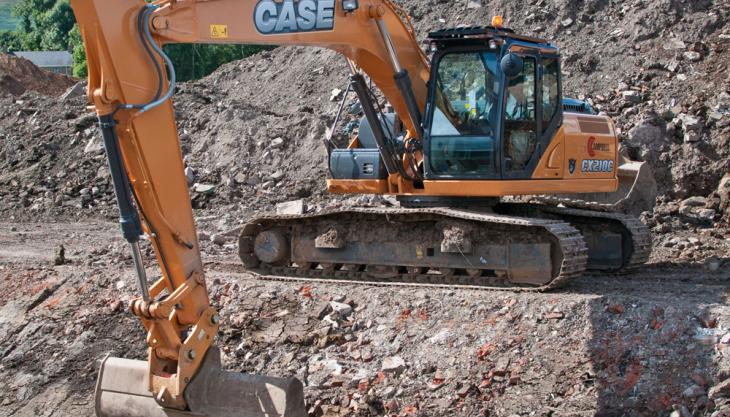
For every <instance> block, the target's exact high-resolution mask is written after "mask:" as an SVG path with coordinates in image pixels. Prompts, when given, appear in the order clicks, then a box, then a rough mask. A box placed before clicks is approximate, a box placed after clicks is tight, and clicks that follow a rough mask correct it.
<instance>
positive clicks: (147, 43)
mask: <svg viewBox="0 0 730 417" xmlns="http://www.w3.org/2000/svg"><path fill="white" fill-rule="evenodd" d="M158 8H159V6H156V5H154V4H148V5H146V6H145V7H144V8H143V9H142V12H141V15H140V18H139V19H138V20H137V23H138V28H137V30H139V31H140V32H141V34H143V35H144V36H142V41H143V42H142V44H143V45H144V47H145V50H146V51H147V53H148V55H150V59H151V60H152V62H153V63H154V65H155V69H156V70H157V75H158V88H157V93H156V94H155V97H154V98H153V99H152V100H151V101H150V102H148V103H146V104H122V105H120V106H119V108H118V109H126V110H132V109H139V113H138V114H142V113H145V112H147V111H150V110H152V109H154V108H155V107H158V106H160V105H161V104H163V103H164V102H166V101H167V100H169V99H170V98H171V97H172V95H173V93H174V92H175V86H176V85H177V75H176V74H175V66H174V65H173V64H172V60H171V59H170V57H168V56H167V55H166V54H165V52H164V51H163V50H162V48H160V46H159V45H157V43H156V42H155V40H154V38H153V37H152V33H151V32H150V17H151V16H152V13H153V12H154V11H155V10H156V9H158ZM140 25H141V27H139V26H140ZM149 48H152V50H153V51H154V52H155V53H156V54H157V55H158V56H159V57H160V58H162V60H163V61H164V62H165V66H166V67H167V71H168V73H169V78H170V81H169V83H168V86H167V91H166V92H165V94H164V95H163V96H162V97H160V94H161V90H162V69H161V68H160V67H159V65H158V64H157V61H156V60H155V59H154V56H153V55H152V54H151V53H150V49H149Z"/></svg>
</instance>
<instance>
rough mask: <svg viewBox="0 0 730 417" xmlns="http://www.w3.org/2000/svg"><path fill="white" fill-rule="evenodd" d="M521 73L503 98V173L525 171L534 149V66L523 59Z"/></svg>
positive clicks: (533, 61) (511, 83) (531, 58)
mask: <svg viewBox="0 0 730 417" xmlns="http://www.w3.org/2000/svg"><path fill="white" fill-rule="evenodd" d="M523 60H524V66H523V68H522V72H521V73H520V74H519V75H517V76H516V77H514V78H511V79H510V80H509V82H508V85H507V89H506V90H507V91H506V93H505V94H506V96H505V109H504V111H505V115H504V118H505V123H504V139H505V140H504V152H505V156H506V162H507V169H508V170H514V171H519V170H523V169H525V168H526V167H527V164H528V163H529V161H530V159H531V158H532V155H533V154H534V152H535V149H536V148H537V115H536V110H537V106H536V102H537V98H536V85H537V76H536V75H537V73H536V69H537V67H536V63H535V58H533V57H523Z"/></svg>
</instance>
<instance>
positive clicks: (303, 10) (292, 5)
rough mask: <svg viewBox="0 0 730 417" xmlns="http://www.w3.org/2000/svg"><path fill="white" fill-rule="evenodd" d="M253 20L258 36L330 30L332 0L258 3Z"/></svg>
mask: <svg viewBox="0 0 730 417" xmlns="http://www.w3.org/2000/svg"><path fill="white" fill-rule="evenodd" d="M253 20H254V24H255V25H256V30H258V31H259V33H261V34H262V35H276V34H280V33H297V32H314V31H321V30H332V29H334V27H335V0H299V1H296V2H295V1H294V0H284V1H278V2H277V1H274V0H260V1H259V2H258V4H256V8H255V9H254V17H253Z"/></svg>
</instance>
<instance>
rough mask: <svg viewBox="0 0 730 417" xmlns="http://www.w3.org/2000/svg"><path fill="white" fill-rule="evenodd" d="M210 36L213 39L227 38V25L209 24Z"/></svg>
mask: <svg viewBox="0 0 730 417" xmlns="http://www.w3.org/2000/svg"><path fill="white" fill-rule="evenodd" d="M210 37H211V38H213V39H226V38H228V25H210Z"/></svg>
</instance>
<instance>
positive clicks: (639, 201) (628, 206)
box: [540, 155, 657, 216]
mask: <svg viewBox="0 0 730 417" xmlns="http://www.w3.org/2000/svg"><path fill="white" fill-rule="evenodd" d="M619 161H620V163H621V165H619V168H618V182H619V184H618V189H617V190H616V191H614V192H612V193H587V194H557V195H552V196H542V197H540V200H541V201H544V202H548V203H565V204H567V205H568V206H570V207H576V208H586V209H603V210H605V211H610V212H619V213H626V214H631V215H633V216H639V215H640V214H641V213H642V212H644V211H649V210H652V209H653V208H654V205H655V203H656V197H657V184H656V180H655V179H654V172H653V171H652V169H651V166H649V163H648V162H637V161H632V160H631V159H629V158H628V157H627V156H624V155H620V156H619Z"/></svg>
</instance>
